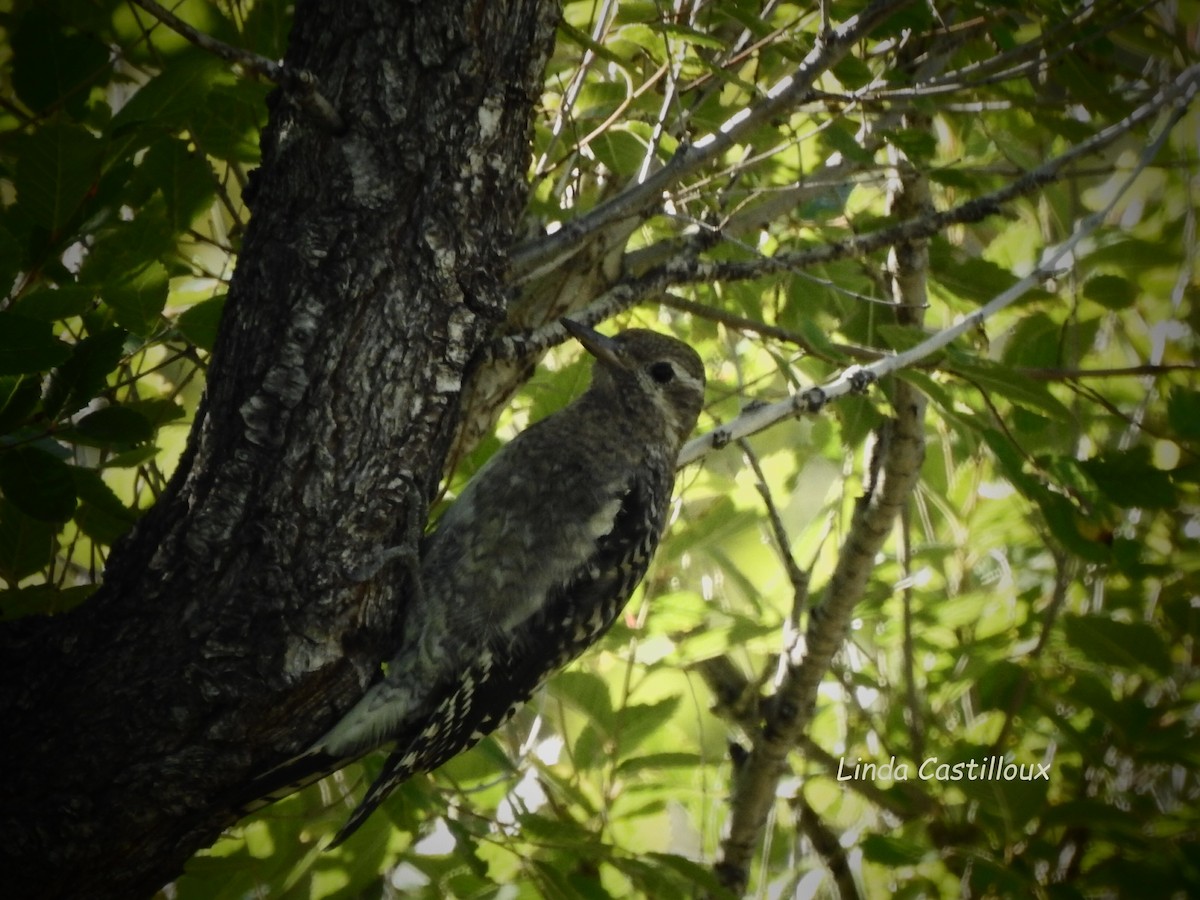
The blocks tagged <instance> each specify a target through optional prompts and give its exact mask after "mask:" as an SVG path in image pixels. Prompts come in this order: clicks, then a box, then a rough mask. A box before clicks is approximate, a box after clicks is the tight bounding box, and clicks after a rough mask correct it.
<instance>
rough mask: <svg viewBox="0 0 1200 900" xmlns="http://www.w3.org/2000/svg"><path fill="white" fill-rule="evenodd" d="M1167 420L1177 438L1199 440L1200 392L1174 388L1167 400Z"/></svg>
mask: <svg viewBox="0 0 1200 900" xmlns="http://www.w3.org/2000/svg"><path fill="white" fill-rule="evenodd" d="M1167 419H1168V420H1169V421H1170V423H1171V427H1172V428H1173V429H1174V430H1175V434H1176V436H1177V437H1179V438H1181V439H1183V440H1185V441H1196V440H1200V391H1195V390H1192V389H1191V388H1185V387H1174V388H1172V389H1171V394H1170V396H1169V397H1168V398H1167Z"/></svg>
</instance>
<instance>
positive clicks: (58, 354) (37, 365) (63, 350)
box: [0, 312, 71, 375]
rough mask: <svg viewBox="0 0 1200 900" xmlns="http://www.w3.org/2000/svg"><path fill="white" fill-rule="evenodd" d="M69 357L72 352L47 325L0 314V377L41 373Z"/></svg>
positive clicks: (46, 323) (11, 314)
mask: <svg viewBox="0 0 1200 900" xmlns="http://www.w3.org/2000/svg"><path fill="white" fill-rule="evenodd" d="M70 355H71V348H70V347H68V346H67V345H66V344H64V343H63V342H62V341H60V340H59V339H58V338H56V337H55V336H54V332H53V329H52V328H51V327H50V323H49V322H39V321H37V320H36V319H30V318H27V317H26V316H21V315H18V314H16V313H11V312H0V375H24V374H26V373H32V372H44V371H46V370H47V369H50V368H52V367H54V366H57V365H59V364H60V363H63V362H66V360H67V359H68V358H69V357H70Z"/></svg>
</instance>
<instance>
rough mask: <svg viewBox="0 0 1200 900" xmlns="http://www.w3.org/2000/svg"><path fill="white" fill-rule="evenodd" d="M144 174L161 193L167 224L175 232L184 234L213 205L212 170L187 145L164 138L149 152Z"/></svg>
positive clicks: (144, 163) (144, 162)
mask: <svg viewBox="0 0 1200 900" xmlns="http://www.w3.org/2000/svg"><path fill="white" fill-rule="evenodd" d="M142 169H143V174H144V175H145V176H146V178H147V179H149V181H150V183H152V184H153V185H154V186H155V187H156V188H157V189H158V190H159V191H161V192H162V195H163V199H164V200H165V201H166V204H167V213H168V221H169V222H170V226H171V228H172V229H173V230H174V231H182V230H183V229H185V228H187V227H188V226H190V225H191V224H192V221H193V220H194V219H195V218H196V216H198V215H200V213H201V212H203V211H204V210H205V209H207V208H208V207H209V206H211V205H212V201H213V197H214V194H215V192H214V177H213V171H212V166H210V165H209V164H208V162H207V161H206V160H205V159H204V157H203V156H201V155H200V154H198V153H193V152H192V151H190V150H189V149H188V146H187V144H186V143H184V142H183V141H181V140H177V139H175V138H164V139H163V140H160V141H158V142H157V143H155V144H154V145H153V146H151V147H150V149H149V150H148V151H147V152H146V157H145V159H144V160H143V161H142Z"/></svg>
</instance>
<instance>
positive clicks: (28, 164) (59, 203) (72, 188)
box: [14, 122, 103, 234]
mask: <svg viewBox="0 0 1200 900" xmlns="http://www.w3.org/2000/svg"><path fill="white" fill-rule="evenodd" d="M102 151H103V145H102V144H101V142H100V140H99V139H98V138H95V137H93V136H92V134H91V132H89V131H88V130H87V129H86V128H82V127H80V126H78V125H66V124H61V123H54V122H52V123H49V124H46V125H43V126H42V127H40V128H38V129H37V130H36V131H35V132H33V134H31V135H29V136H28V137H26V138H25V139H24V140H23V141H21V144H20V150H19V152H18V154H17V171H16V177H15V179H14V184H15V185H16V189H17V200H18V203H19V204H20V206H21V208H22V209H23V210H24V211H25V213H26V215H28V216H29V218H30V219H32V220H33V221H34V222H36V223H37V224H38V225H42V226H44V227H46V228H47V229H49V230H50V232H51V233H52V234H57V233H59V232H60V231H61V230H62V229H63V227H64V226H65V225H66V224H67V222H69V221H70V220H71V218H72V216H74V215H75V213H76V212H77V211H78V209H79V208H80V206H82V205H83V202H84V200H85V199H86V198H87V195H88V193H89V192H90V191H91V190H92V188H93V187H94V186H95V185H96V184H97V182H98V181H99V179H100V157H101V153H102Z"/></svg>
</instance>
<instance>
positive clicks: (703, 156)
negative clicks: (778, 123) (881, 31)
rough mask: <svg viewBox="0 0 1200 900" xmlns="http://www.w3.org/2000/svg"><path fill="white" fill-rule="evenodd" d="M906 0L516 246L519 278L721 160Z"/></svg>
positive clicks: (862, 18)
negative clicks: (615, 190)
mask: <svg viewBox="0 0 1200 900" xmlns="http://www.w3.org/2000/svg"><path fill="white" fill-rule="evenodd" d="M910 2H911V0H875V2H873V3H872V4H871V5H870V6H868V7H867V8H866V9H865V10H863V11H862V12H861V13H859V14H858V15H857V16H854V17H852V18H850V19H848V20H847V21H846V22H844V23H843V24H842V25H841V26H840V27H838V28H835V29H833V30H832V31H830V32H829V33H828V35H823V36H822V37H821V39H820V40H818V41H817V45H816V46H815V47H814V48H813V49H812V50H811V51H810V52H809V54H808V55H807V56H806V57H805V58H804V60H803V61H802V62H801V63H800V65H799V67H798V68H797V70H796V72H795V73H793V74H792V75H789V76H787V77H786V78H784V79H782V80H781V81H779V82H778V83H777V84H776V85H775V86H774V87H772V88H771V89H770V90H769V91H768V92H767V95H766V98H765V99H764V100H763V101H762V102H761V103H758V104H755V105H754V106H753V107H750V108H748V109H743V110H740V111H739V112H737V113H736V114H735V115H733V116H731V117H730V118H729V119H727V120H726V121H725V122H724V123H723V124H722V125H721V127H720V128H719V129H717V130H716V131H713V132H710V133H709V134H707V135H705V136H704V137H702V138H701V139H700V140H698V141H696V142H695V143H694V144H691V145H690V146H682V147H680V148H679V150H678V152H677V153H676V154H675V156H674V157H673V158H672V159H671V161H670V162H668V163H667V164H666V165H665V166H663V167H662V168H661V169H659V170H658V171H657V172H655V173H654V174H653V175H650V176H649V177H647V178H646V179H645V180H644V181H641V182H637V183H634V184H632V185H630V186H629V187H627V188H626V189H625V190H624V191H622V192H621V193H620V194H618V195H617V196H615V197H613V198H612V199H611V200H607V201H605V202H604V203H601V204H600V205H599V206H597V207H596V208H595V209H593V210H592V211H591V212H589V213H587V214H586V215H584V216H580V217H579V218H578V219H576V220H574V221H573V222H571V223H570V224H568V225H566V226H564V227H563V228H562V229H560V230H559V231H556V232H555V233H554V234H552V235H546V236H544V237H539V238H536V239H534V240H532V241H527V242H525V243H523V244H521V245H519V246H518V247H516V248H515V249H514V250H513V251H512V254H511V255H510V258H509V261H510V265H511V269H512V272H513V275H514V278H515V279H516V280H518V281H523V280H527V279H530V278H533V277H536V276H537V274H538V273H540V272H544V271H546V270H548V269H552V268H556V267H557V266H559V265H561V264H562V263H563V262H564V261H565V260H566V259H567V258H569V257H570V256H572V255H573V254H574V253H575V252H576V251H577V250H578V248H579V247H580V246H581V245H582V244H584V243H586V242H587V240H588V238H589V237H590V236H591V235H592V234H593V233H594V232H597V231H603V230H604V229H606V228H608V227H610V226H611V225H613V224H614V223H616V222H621V221H624V220H626V219H631V218H632V219H635V220H636V219H639V218H640V217H641V216H642V215H644V213H645V211H646V210H647V209H649V208H651V207H653V206H654V205H655V204H657V203H660V202H661V199H662V194H663V192H664V191H665V190H666V189H667V188H669V187H670V186H671V185H673V184H675V183H676V182H678V181H679V180H680V179H681V178H683V177H685V176H687V175H688V174H690V173H692V172H695V171H696V170H697V169H700V168H703V167H704V166H706V165H708V164H709V163H711V162H712V161H713V160H716V159H718V158H720V156H721V154H723V153H724V152H725V151H726V150H728V149H729V148H730V147H732V146H733V145H734V144H736V143H737V142H738V141H740V140H741V139H742V138H744V137H745V136H746V135H747V134H749V133H750V132H751V131H753V130H754V129H755V128H758V127H759V126H760V125H761V124H762V123H763V122H765V121H768V120H770V119H772V118H775V117H777V116H779V115H782V114H783V113H785V112H787V111H788V110H790V109H793V108H794V107H795V106H797V105H798V104H800V103H802V102H804V101H805V100H806V99H807V98H808V97H809V95H810V92H811V89H812V85H813V83H814V82H815V81H816V79H817V78H818V77H819V76H820V75H821V74H822V73H824V72H826V71H828V69H829V67H830V66H832V65H834V64H835V63H837V62H838V61H839V60H840V59H842V57H844V56H845V55H846V53H848V52H849V50H850V48H851V47H852V46H853V45H854V44H855V43H856V42H857V41H859V40H861V39H862V38H864V37H866V36H867V34H869V33H870V32H871V30H872V29H874V28H875V26H877V25H878V24H880V23H881V22H882V21H884V20H885V19H886V18H888V17H889V16H890V15H892V14H893V13H895V12H897V11H898V10H900V9H903V8H904V7H905V6H907V5H908V4H909V3H910Z"/></svg>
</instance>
